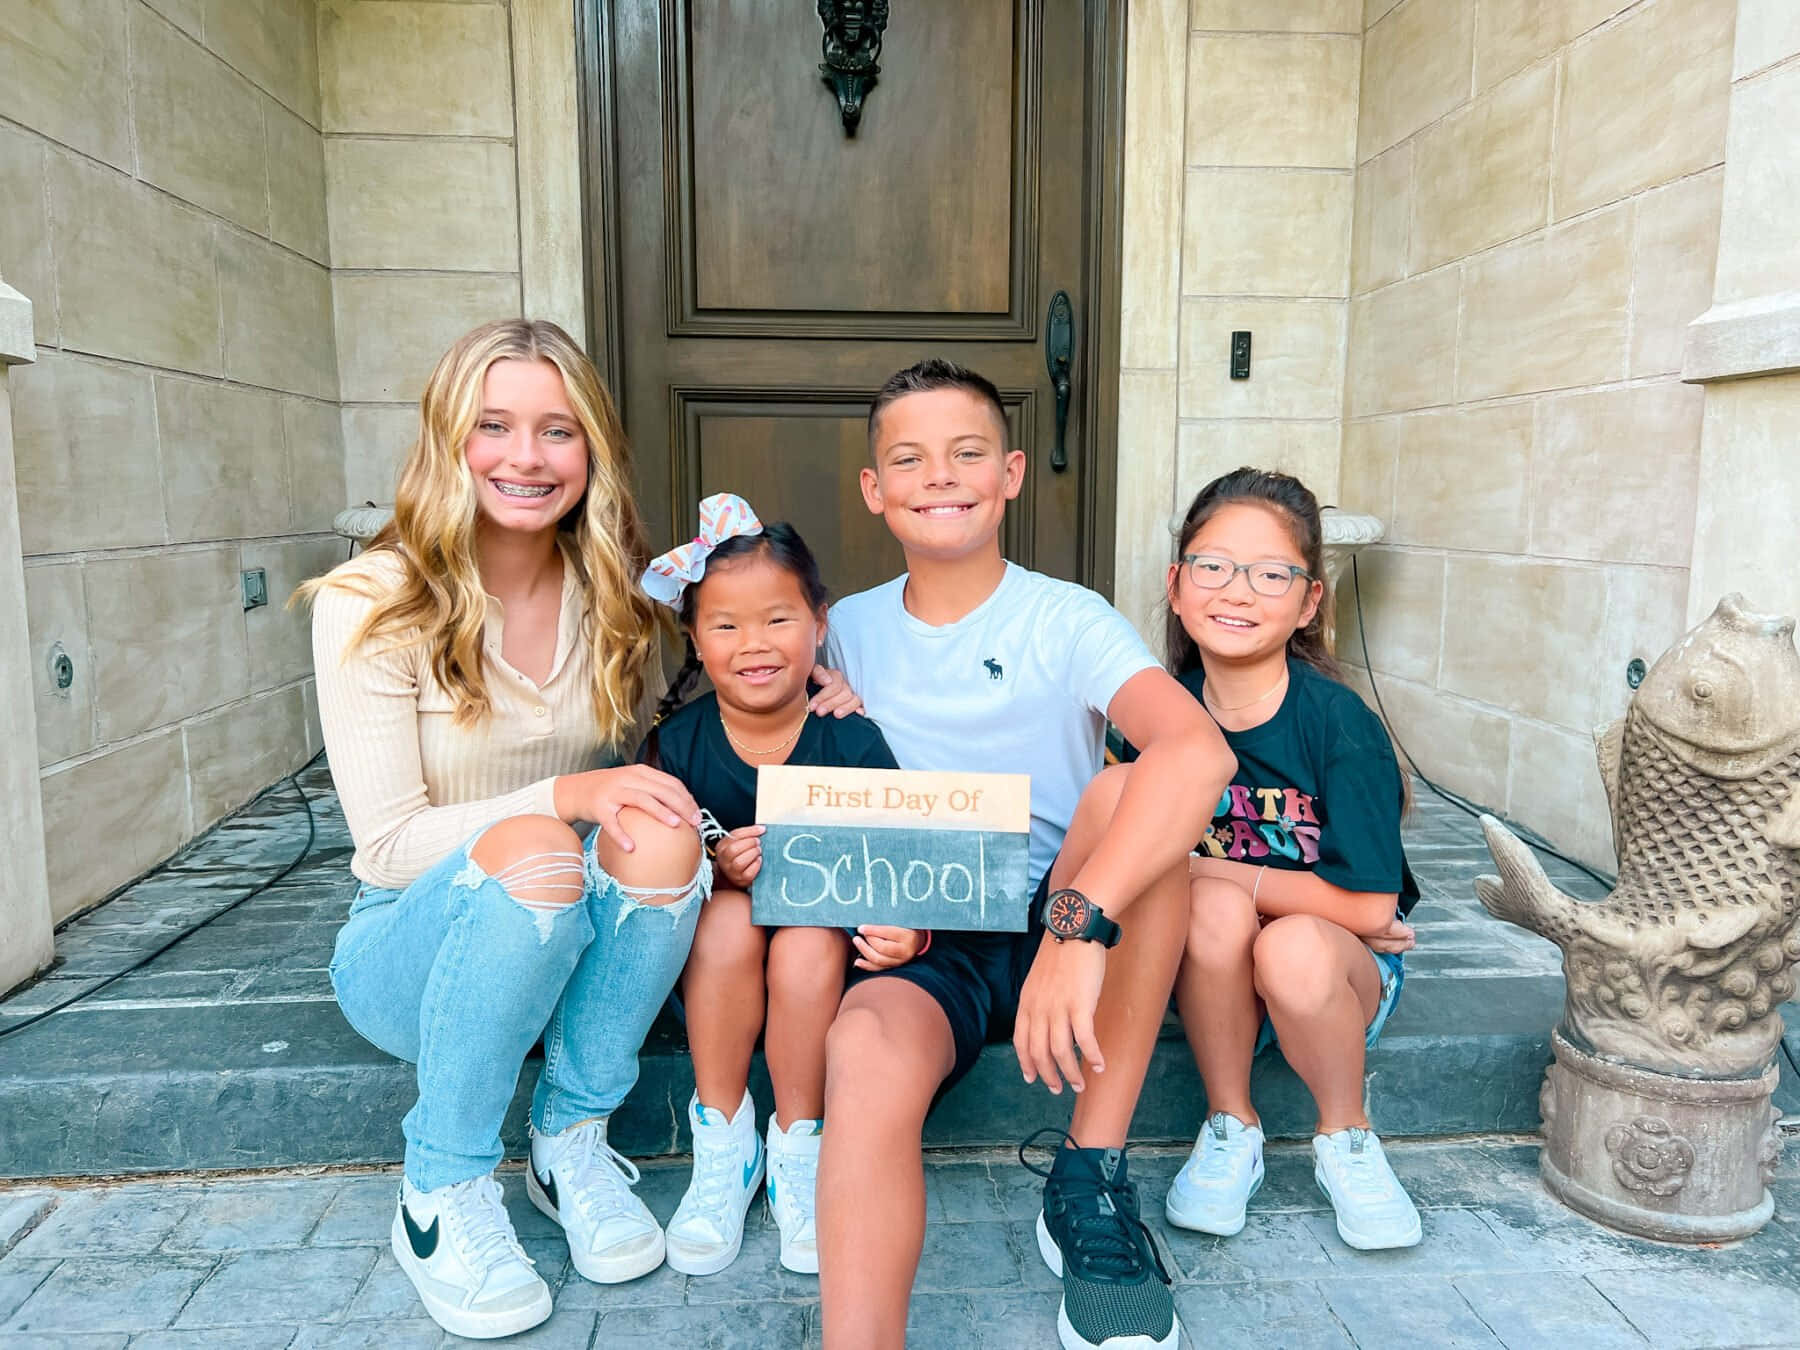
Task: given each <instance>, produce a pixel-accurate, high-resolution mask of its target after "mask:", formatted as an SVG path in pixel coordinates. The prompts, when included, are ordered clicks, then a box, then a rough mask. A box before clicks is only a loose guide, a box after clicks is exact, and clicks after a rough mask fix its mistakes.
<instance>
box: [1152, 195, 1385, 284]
mask: <svg viewBox="0 0 1800 1350" xmlns="http://www.w3.org/2000/svg"><path fill="white" fill-rule="evenodd" d="M1354 192H1355V182H1354V180H1353V178H1352V176H1351V174H1350V173H1349V172H1348V171H1345V172H1331V173H1292V172H1283V171H1281V170H1263V169H1255V170H1249V169H1227V170H1209V169H1190V170H1189V171H1188V181H1187V209H1186V212H1185V217H1186V219H1185V222H1184V229H1183V239H1182V254H1181V289H1182V291H1183V293H1184V294H1187V295H1285V296H1343V295H1346V294H1348V287H1349V282H1350V227H1351V211H1352V201H1353V197H1354Z"/></svg>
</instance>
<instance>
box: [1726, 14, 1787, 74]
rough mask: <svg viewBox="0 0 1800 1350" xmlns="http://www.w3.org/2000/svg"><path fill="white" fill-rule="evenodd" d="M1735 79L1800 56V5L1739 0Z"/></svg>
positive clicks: (1733, 72)
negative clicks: (1791, 57)
mask: <svg viewBox="0 0 1800 1350" xmlns="http://www.w3.org/2000/svg"><path fill="white" fill-rule="evenodd" d="M1736 32H1737V39H1736V45H1735V48H1734V53H1735V55H1734V58H1733V60H1732V66H1731V74H1732V78H1733V79H1739V80H1741V79H1743V78H1744V76H1746V75H1751V74H1754V73H1755V72H1756V71H1759V70H1763V69H1766V68H1767V67H1769V66H1772V65H1774V64H1775V63H1776V62H1778V61H1785V60H1787V59H1788V58H1789V57H1790V56H1794V55H1797V54H1800V5H1795V4H1794V3H1793V0H1738V7H1737V30H1736Z"/></svg>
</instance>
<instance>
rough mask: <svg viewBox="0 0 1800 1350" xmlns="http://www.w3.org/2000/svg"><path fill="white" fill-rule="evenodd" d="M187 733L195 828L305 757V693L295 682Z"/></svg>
mask: <svg viewBox="0 0 1800 1350" xmlns="http://www.w3.org/2000/svg"><path fill="white" fill-rule="evenodd" d="M183 733H184V734H185V735H186V737H187V757H188V773H189V776H190V779H191V782H192V800H193V809H194V830H195V832H196V833H197V832H199V831H200V830H204V829H206V828H207V827H208V826H209V825H211V824H213V823H214V822H215V821H217V820H220V819H222V818H223V817H225V816H226V815H228V814H230V813H231V812H233V811H235V810H237V809H238V807H240V806H242V805H243V804H244V803H245V802H247V801H249V800H250V799H251V798H252V797H254V796H255V795H256V794H257V793H259V792H261V791H262V790H263V789H264V788H266V787H269V786H270V785H271V784H273V783H277V782H280V781H281V779H282V778H284V777H286V776H287V775H288V774H290V773H292V772H293V771H294V770H295V769H297V768H299V767H300V765H302V764H303V763H305V762H306V701H305V697H304V696H303V695H302V694H301V692H300V689H299V687H298V686H295V687H293V688H289V689H283V690H282V691H280V692H279V693H275V694H267V695H264V696H262V697H259V698H252V699H250V700H248V701H247V702H244V703H237V704H233V705H232V706H231V707H229V708H222V709H220V710H219V711H218V712H216V713H213V714H212V715H211V716H209V717H203V718H201V719H199V720H198V721H195V722H190V723H188V725H187V726H186V727H185V728H183Z"/></svg>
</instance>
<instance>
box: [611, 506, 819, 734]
mask: <svg viewBox="0 0 1800 1350" xmlns="http://www.w3.org/2000/svg"><path fill="white" fill-rule="evenodd" d="M757 554H761V555H763V556H765V557H767V558H768V560H769V561H770V562H772V563H774V564H775V565H776V566H777V567H779V568H782V569H783V570H784V571H787V572H790V573H792V574H793V576H794V578H795V580H797V581H798V582H799V583H800V590H801V591H802V593H804V594H805V596H806V604H807V607H808V608H809V609H811V610H812V611H813V612H814V613H815V614H816V613H818V612H819V611H820V610H821V609H823V608H825V605H826V602H827V601H829V600H830V599H831V593H830V592H829V591H827V590H826V589H825V582H824V580H823V579H822V578H821V577H820V576H819V560H818V559H817V558H815V557H813V553H812V550H811V549H810V548H808V547H807V546H806V541H805V540H804V539H802V538H801V537H800V532H799V531H798V530H796V529H795V528H794V527H793V526H792V525H790V524H788V523H787V522H786V521H785V520H778V521H776V522H775V523H774V524H773V525H765V526H763V530H762V533H761V534H739V535H733V536H732V537H731V538H730V539H727V540H726V541H725V542H724V543H722V544H720V545H719V546H718V547H717V548H716V549H714V550H713V551H712V553H711V554H709V555H708V557H707V559H706V566H707V569H708V570H709V571H710V570H711V569H712V568H714V567H717V566H718V565H719V564H720V563H727V562H733V561H735V560H736V559H739V558H749V557H753V556H755V555H757ZM705 584H706V578H705V576H704V575H703V576H702V577H701V578H700V580H699V581H696V582H694V583H693V584H691V585H690V586H688V587H686V588H685V589H684V590H683V591H682V592H681V608H680V609H679V610H678V611H677V612H676V613H677V618H678V620H679V621H680V624H681V632H682V640H683V641H684V642H685V643H686V644H687V650H686V651H685V652H684V653H683V655H682V659H681V667H680V669H678V670H677V671H676V672H675V678H674V679H672V680H670V681H669V688H668V692H667V693H665V694H664V695H663V696H662V698H661V699H660V700H658V702H657V704H656V712H655V714H654V715H653V716H652V718H651V720H650V734H649V736H648V737H647V738H646V739H645V741H644V754H643V756H642V758H643V760H644V762H646V763H649V764H656V763H658V760H657V757H656V743H657V734H656V731H657V728H658V727H659V726H661V725H662V724H663V722H664V721H665V720H667V719H668V718H669V717H671V716H673V715H674V713H675V711H676V710H677V709H678V708H680V707H681V705H682V704H684V703H686V702H687V700H688V695H689V694H691V693H693V692H694V686H695V685H696V684H698V683H699V682H700V672H701V666H700V653H699V652H697V651H695V650H694V638H693V631H694V611H695V609H696V608H697V607H698V605H699V596H700V588H701V587H702V586H703V585H705Z"/></svg>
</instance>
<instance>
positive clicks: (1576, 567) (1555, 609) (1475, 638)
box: [1439, 556, 1624, 726]
mask: <svg viewBox="0 0 1800 1350" xmlns="http://www.w3.org/2000/svg"><path fill="white" fill-rule="evenodd" d="M1606 598H1607V588H1606V574H1605V572H1604V571H1603V570H1602V569H1600V568H1597V567H1592V566H1588V565H1586V564H1580V563H1562V562H1547V561H1538V560H1532V559H1519V558H1498V557H1467V556H1463V557H1452V558H1450V559H1449V562H1448V565H1447V570H1446V574H1445V598H1444V611H1445V614H1446V615H1447V616H1448V618H1447V620H1446V622H1445V625H1444V662H1443V670H1442V673H1441V675H1440V676H1439V683H1440V684H1441V685H1442V686H1443V687H1444V688H1445V689H1448V690H1451V691H1452V692H1454V693H1458V694H1462V695H1465V696H1466V697H1469V698H1475V699H1479V700H1481V701H1482V702H1484V703H1491V704H1494V705H1495V706H1496V707H1500V708H1506V709H1510V710H1511V711H1513V712H1521V713H1524V714H1525V715H1526V716H1528V717H1537V718H1541V719H1542V720H1544V721H1546V722H1560V723H1561V724H1562V725H1564V726H1590V725H1592V724H1593V721H1594V716H1593V713H1594V708H1595V701H1596V700H1595V694H1596V691H1595V688H1594V685H1595V681H1596V680H1597V679H1598V678H1599V677H1598V675H1597V674H1596V671H1597V669H1598V663H1599V656H1600V648H1601V633H1602V630H1603V628H1604V625H1605V621H1606ZM1623 668H1624V667H1623V663H1622V662H1621V664H1620V669H1623Z"/></svg>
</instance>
